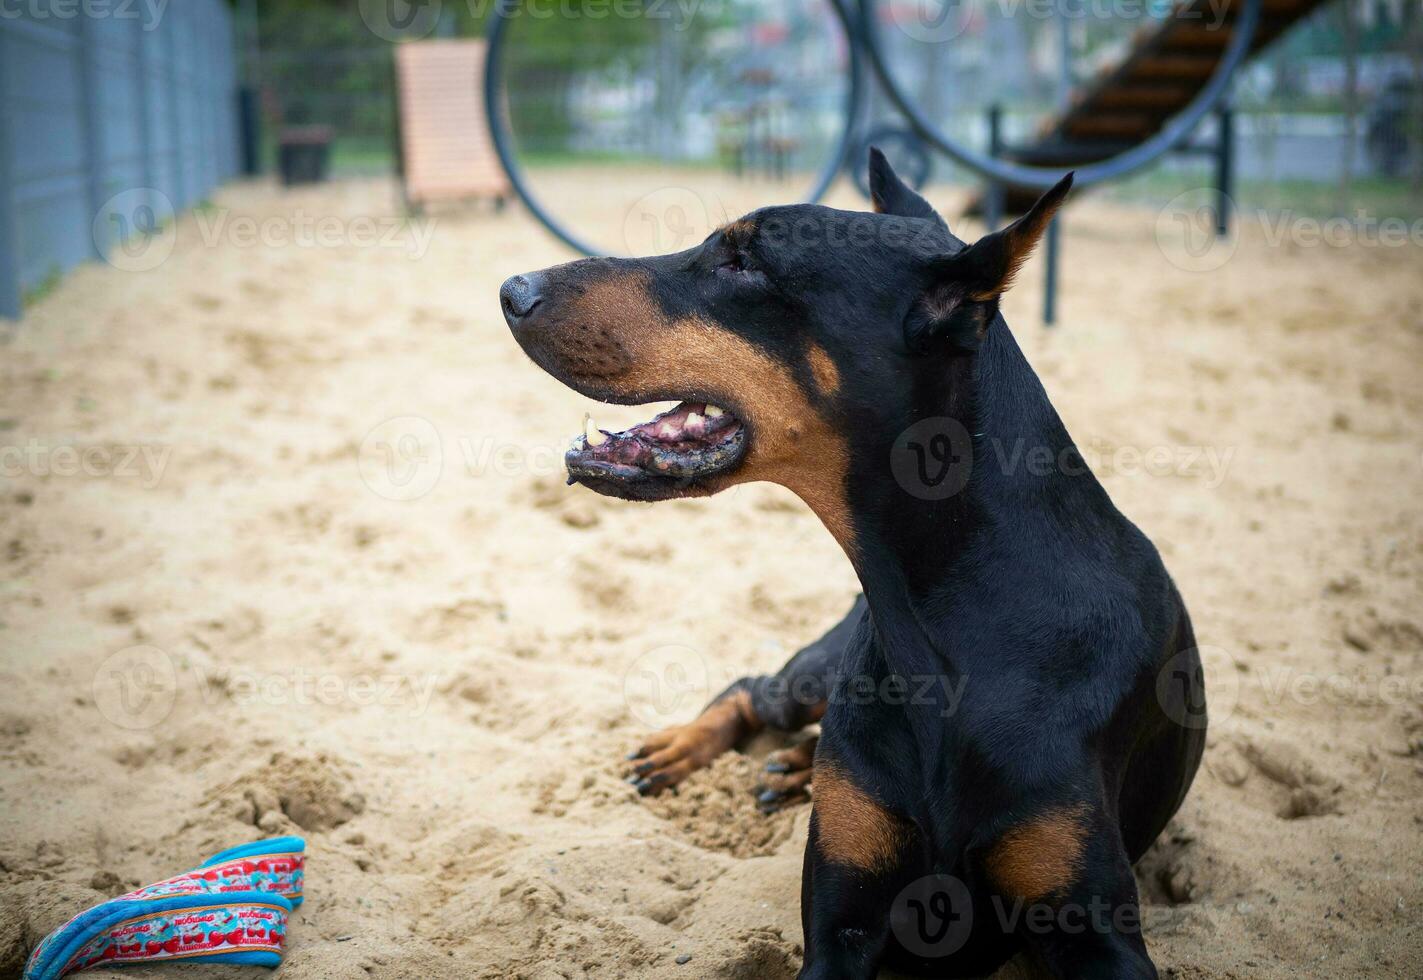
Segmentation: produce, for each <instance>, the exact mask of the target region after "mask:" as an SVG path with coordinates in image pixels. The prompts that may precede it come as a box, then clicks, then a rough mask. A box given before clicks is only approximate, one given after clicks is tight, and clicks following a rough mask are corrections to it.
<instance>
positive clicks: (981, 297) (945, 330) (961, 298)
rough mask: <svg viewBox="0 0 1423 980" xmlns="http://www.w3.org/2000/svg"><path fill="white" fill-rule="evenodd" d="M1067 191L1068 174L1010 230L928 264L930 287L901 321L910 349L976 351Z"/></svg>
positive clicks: (1069, 186) (1010, 226)
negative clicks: (941, 345) (946, 347)
mask: <svg viewBox="0 0 1423 980" xmlns="http://www.w3.org/2000/svg"><path fill="white" fill-rule="evenodd" d="M1071 188H1072V174H1068V175H1067V176H1066V177H1064V178H1062V180H1060V181H1058V183H1057V185H1056V186H1054V187H1053V188H1052V189H1051V190H1050V191H1048V192H1047V193H1046V194H1044V195H1043V196H1042V197H1040V198H1038V200H1037V203H1036V204H1034V205H1033V206H1032V207H1031V208H1030V209H1029V210H1028V213H1027V214H1025V215H1023V216H1022V217H1021V218H1019V219H1018V220H1017V221H1015V222H1013V223H1012V224H1011V225H1009V226H1008V227H1006V228H1004V229H1002V230H1001V231H995V232H993V233H992V234H989V235H984V236H983V237H982V238H980V239H979V240H978V241H976V242H974V243H973V244H972V245H969V246H968V247H967V248H964V249H962V250H961V251H959V252H957V253H955V254H954V255H945V256H941V257H940V258H938V259H935V260H934V261H933V262H932V263H931V264H930V269H931V271H930V279H931V283H930V285H929V286H928V288H927V289H925V291H924V295H923V296H922V297H920V299H919V301H918V302H917V303H915V304H914V306H913V308H912V309H911V310H910V311H909V315H908V317H906V318H905V321H904V338H905V341H906V342H907V343H908V344H909V347H910V349H911V350H919V351H922V350H926V349H928V348H929V347H931V346H932V345H933V344H934V342H935V341H942V342H944V343H946V344H948V345H950V346H952V347H955V348H958V349H959V350H965V351H973V350H977V349H978V345H979V344H980V343H981V342H982V341H983V336H984V333H985V332H986V331H987V330H988V325H989V324H990V323H991V322H993V317H994V316H995V315H996V314H997V312H998V298H999V297H1000V296H1002V295H1003V293H1004V292H1006V291H1007V289H1008V287H1009V286H1011V285H1013V278H1014V276H1016V275H1017V274H1018V270H1019V269H1020V268H1022V265H1023V263H1024V262H1025V261H1027V258H1028V256H1029V255H1031V254H1032V251H1033V247H1034V246H1036V245H1037V243H1038V239H1040V238H1042V236H1043V232H1044V231H1046V230H1047V226H1048V225H1049V224H1050V223H1051V222H1052V219H1053V217H1054V216H1055V215H1056V214H1057V209H1058V208H1059V207H1061V206H1062V202H1063V200H1064V199H1065V198H1066V197H1067V192H1068V191H1069V190H1071Z"/></svg>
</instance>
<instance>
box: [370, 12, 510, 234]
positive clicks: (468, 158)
mask: <svg viewBox="0 0 1423 980" xmlns="http://www.w3.org/2000/svg"><path fill="white" fill-rule="evenodd" d="M484 49H485V42H484V41H483V40H482V39H477V40H437V41H411V42H406V43H403V44H397V45H396V46H395V78H396V92H397V104H396V110H397V113H398V116H399V123H398V129H399V134H400V136H399V138H400V148H399V149H400V157H399V159H400V165H401V166H400V175H401V179H402V181H403V182H404V185H405V200H406V202H407V203H408V204H409V205H410V206H411V207H414V208H420V207H423V206H425V205H426V204H429V203H432V202H436V201H450V200H467V199H470V198H480V197H487V198H491V199H493V200H494V201H495V202H496V203H498V204H501V205H502V204H503V203H504V201H505V200H507V199H508V198H509V196H510V195H511V194H512V193H513V188H512V187H510V185H509V178H508V177H507V176H506V175H505V173H504V168H503V167H501V166H500V165H499V157H498V156H497V155H496V154H495V152H494V144H493V143H492V142H491V141H490V139H489V123H488V121H487V120H486V118H485V113H484Z"/></svg>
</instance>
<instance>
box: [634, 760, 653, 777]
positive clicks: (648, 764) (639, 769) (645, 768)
mask: <svg viewBox="0 0 1423 980" xmlns="http://www.w3.org/2000/svg"><path fill="white" fill-rule="evenodd" d="M651 768H652V763H651V762H644V763H643V764H642V765H640V766H633V767H632V771H633V772H635V773H637V774H638V775H639V776H641V775H642V774H644V773H645V772H647V771H648V770H649V769H651Z"/></svg>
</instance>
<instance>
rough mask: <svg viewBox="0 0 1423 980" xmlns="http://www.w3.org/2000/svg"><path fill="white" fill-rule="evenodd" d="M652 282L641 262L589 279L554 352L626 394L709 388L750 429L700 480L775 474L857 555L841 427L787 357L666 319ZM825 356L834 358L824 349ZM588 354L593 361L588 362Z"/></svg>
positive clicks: (696, 321) (716, 485) (711, 326)
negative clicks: (740, 451) (730, 464)
mask: <svg viewBox="0 0 1423 980" xmlns="http://www.w3.org/2000/svg"><path fill="white" fill-rule="evenodd" d="M649 285H650V284H649V283H648V281H647V274H646V273H644V272H641V271H634V272H630V273H626V274H624V275H621V276H617V277H615V278H607V279H602V280H599V281H597V282H595V283H593V284H591V285H589V286H588V287H587V288H586V289H585V290H584V291H583V294H582V295H581V296H579V297H578V298H577V299H576V300H574V301H572V302H570V303H568V313H567V314H566V318H567V323H568V326H566V327H564V328H563V331H564V334H565V341H564V342H565V343H567V344H568V347H566V348H565V349H563V350H562V351H560V353H559V359H560V360H562V361H564V362H565V363H566V364H567V367H568V369H569V370H570V371H572V372H575V373H587V374H595V375H596V376H597V377H598V378H599V379H600V381H602V383H605V384H608V385H610V386H612V387H615V388H616V389H617V390H618V391H619V393H621V394H623V395H625V396H626V397H629V398H645V399H648V400H652V399H653V398H658V397H665V396H666V394H667V393H668V392H671V391H677V390H679V389H690V388H695V389H697V390H699V391H704V392H706V393H708V394H709V395H713V396H716V397H715V398H713V399H712V400H713V401H721V402H722V403H724V404H725V406H726V407H727V408H728V409H730V410H732V411H733V412H735V413H736V414H737V415H738V416H740V417H741V418H742V420H743V421H745V422H747V423H748V424H749V425H750V426H751V428H752V430H753V431H752V439H751V448H750V451H749V452H748V453H747V455H746V459H745V460H744V461H743V462H742V465H741V466H740V467H739V468H738V469H737V470H736V472H735V473H731V474H728V475H727V476H726V477H725V478H722V479H720V480H718V479H716V478H713V479H710V480H708V481H706V483H705V484H704V486H705V487H706V488H707V490H708V492H716V491H717V490H722V489H725V488H726V487H729V486H733V485H735V484H738V483H749V482H752V481H755V480H766V481H769V482H771V483H779V484H780V485H781V486H783V487H786V488H788V489H790V490H791V491H792V492H794V493H795V494H796V495H797V496H799V497H800V498H801V499H802V500H804V501H805V502H806V504H808V505H809V506H810V509H811V510H813V511H815V513H816V516H818V517H819V518H820V520H821V521H822V522H823V523H824V524H825V526H826V528H827V529H828V530H829V531H830V533H831V534H832V535H834V536H835V539H836V540H837V541H838V542H839V543H840V546H841V547H842V548H844V549H845V551H846V552H847V553H848V554H849V555H850V558H851V560H854V558H855V551H854V547H855V539H854V527H853V524H852V522H851V518H850V508H849V503H848V502H847V500H846V499H845V478H846V473H847V472H848V469H849V450H848V448H847V447H846V445H845V439H844V436H843V435H841V434H840V432H839V431H838V430H837V429H836V427H835V426H833V425H832V424H831V423H830V420H828V419H826V418H825V417H823V416H822V415H821V414H820V413H819V412H817V411H816V409H815V408H814V406H812V405H811V402H810V397H809V395H808V393H807V392H806V391H805V390H804V389H803V388H802V387H801V385H800V383H798V382H797V381H796V379H795V376H794V375H793V374H792V373H791V371H790V369H789V367H788V365H786V364H784V363H782V362H781V361H779V360H777V359H776V358H774V357H772V356H771V355H769V354H767V353H766V352H765V351H762V350H761V349H759V348H758V347H756V346H755V345H754V344H752V343H751V342H750V341H747V340H745V339H743V338H741V337H738V336H737V335H736V334H734V333H732V332H731V331H729V330H726V329H725V328H723V327H720V326H718V325H717V324H715V323H713V322H711V321H710V320H706V319H702V318H700V317H686V318H683V319H680V320H671V319H669V318H668V317H666V316H665V315H664V314H663V313H662V311H661V308H660V307H659V306H658V304H657V303H656V302H655V301H654V300H653V299H652V297H651V294H650V290H649ZM583 326H587V327H588V330H587V331H582V330H581V329H580V328H581V327H583ZM593 344H597V345H598V346H591V345H593ZM575 345H576V346H575ZM822 354H823V355H824V352H822ZM824 360H825V362H826V364H828V365H829V367H830V368H832V369H833V368H834V364H833V362H831V361H830V358H829V355H824ZM585 364H586V365H591V366H592V367H594V368H595V370H592V371H585V369H584V365H585ZM835 382H836V383H837V384H838V373H837V377H836V378H835Z"/></svg>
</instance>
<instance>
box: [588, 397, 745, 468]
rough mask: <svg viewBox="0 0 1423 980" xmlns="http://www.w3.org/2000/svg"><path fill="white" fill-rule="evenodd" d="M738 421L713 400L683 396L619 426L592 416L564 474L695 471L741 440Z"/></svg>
mask: <svg viewBox="0 0 1423 980" xmlns="http://www.w3.org/2000/svg"><path fill="white" fill-rule="evenodd" d="M741 429H742V426H741V422H740V421H739V420H738V419H737V418H736V416H734V415H732V414H731V413H730V412H727V411H725V410H723V409H721V408H719V407H717V406H716V405H708V404H706V403H704V402H682V403H681V404H680V405H678V406H677V407H676V408H673V409H672V410H670V411H667V412H663V413H662V414H661V415H658V416H657V417H656V418H654V419H652V420H651V421H648V422H643V423H642V424H640V425H635V426H633V427H632V428H630V429H627V430H626V431H623V432H606V431H604V430H602V429H599V428H598V426H597V425H596V424H595V423H594V422H593V418H592V416H585V417H584V420H583V435H582V436H580V437H579V438H577V439H575V440H574V443H573V447H572V448H571V449H569V451H568V453H567V454H566V455H565V457H564V459H565V462H566V463H567V464H568V472H569V477H570V479H572V478H573V477H575V476H579V475H591V474H595V473H596V475H600V476H614V477H616V476H632V475H636V474H639V473H645V474H651V475H654V476H673V477H684V476H695V475H696V474H697V473H699V472H702V471H705V470H707V469H709V468H711V467H713V466H716V465H719V464H720V463H721V462H723V461H724V459H725V457H726V456H727V455H729V454H730V453H731V452H732V451H733V450H734V448H735V447H736V445H737V444H738V443H739V441H740V436H741Z"/></svg>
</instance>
